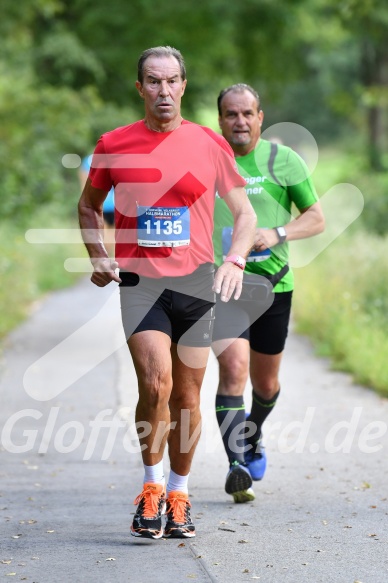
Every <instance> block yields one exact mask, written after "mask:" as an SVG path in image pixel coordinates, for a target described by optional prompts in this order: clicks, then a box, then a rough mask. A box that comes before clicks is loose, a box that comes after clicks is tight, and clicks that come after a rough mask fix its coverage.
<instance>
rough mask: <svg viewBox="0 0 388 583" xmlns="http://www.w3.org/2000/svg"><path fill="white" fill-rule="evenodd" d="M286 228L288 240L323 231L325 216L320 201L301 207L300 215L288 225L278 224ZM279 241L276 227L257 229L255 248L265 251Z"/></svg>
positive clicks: (311, 235)
mask: <svg viewBox="0 0 388 583" xmlns="http://www.w3.org/2000/svg"><path fill="white" fill-rule="evenodd" d="M278 226H279V227H280V226H282V227H284V228H285V231H286V233H287V241H296V240H297V239H307V238H308V237H313V236H314V235H318V234H319V233H322V232H323V230H324V228H325V218H324V216H323V212H322V208H321V204H320V202H316V203H314V204H313V205H311V206H309V207H307V208H304V209H301V210H300V215H299V216H297V217H296V219H295V220H292V221H291V222H289V223H287V225H278ZM278 243H279V238H278V235H277V232H276V231H275V229H256V236H255V249H256V250H257V251H263V250H264V249H267V248H269V247H274V246H275V245H277V244H278Z"/></svg>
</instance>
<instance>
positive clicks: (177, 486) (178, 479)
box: [166, 470, 190, 494]
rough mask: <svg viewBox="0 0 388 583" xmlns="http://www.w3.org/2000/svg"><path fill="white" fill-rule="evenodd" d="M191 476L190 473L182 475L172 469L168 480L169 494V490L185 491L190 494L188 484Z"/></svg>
mask: <svg viewBox="0 0 388 583" xmlns="http://www.w3.org/2000/svg"><path fill="white" fill-rule="evenodd" d="M189 476H190V474H187V476H180V475H179V474H176V473H175V472H173V471H172V470H171V471H170V476H169V478H168V482H167V488H166V489H167V494H168V493H169V492H175V491H176V490H178V492H184V493H185V494H188V493H189V490H188V487H187V485H188V481H189Z"/></svg>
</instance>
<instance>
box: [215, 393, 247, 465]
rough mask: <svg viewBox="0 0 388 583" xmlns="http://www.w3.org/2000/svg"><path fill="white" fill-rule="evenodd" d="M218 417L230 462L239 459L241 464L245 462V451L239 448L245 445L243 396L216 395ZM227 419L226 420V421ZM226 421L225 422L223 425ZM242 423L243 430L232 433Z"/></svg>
mask: <svg viewBox="0 0 388 583" xmlns="http://www.w3.org/2000/svg"><path fill="white" fill-rule="evenodd" d="M216 417H217V421H218V425H219V426H220V429H221V432H222V441H223V443H224V448H225V451H226V455H227V456H228V459H229V463H232V462H233V461H237V462H239V463H241V464H243V463H245V460H244V452H243V451H241V452H239V451H238V450H239V449H242V448H243V447H244V438H243V435H244V433H245V406H244V399H243V397H242V396H241V397H227V396H225V395H217V396H216ZM225 419H226V421H225ZM224 421H225V424H224V425H223V423H224ZM240 424H241V430H240V431H239V432H238V435H236V431H235V432H234V433H233V436H232V438H231V439H229V438H230V436H231V433H232V431H233V430H234V428H235V427H237V426H238V425H240Z"/></svg>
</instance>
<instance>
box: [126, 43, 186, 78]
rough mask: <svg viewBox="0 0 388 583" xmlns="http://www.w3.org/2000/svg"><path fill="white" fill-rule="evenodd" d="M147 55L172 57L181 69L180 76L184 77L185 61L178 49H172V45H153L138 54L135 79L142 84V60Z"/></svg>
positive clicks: (144, 59) (146, 57)
mask: <svg viewBox="0 0 388 583" xmlns="http://www.w3.org/2000/svg"><path fill="white" fill-rule="evenodd" d="M148 57H174V58H175V59H176V60H177V61H178V63H179V67H180V70H181V77H182V80H183V81H184V80H185V79H186V66H185V61H184V59H183V56H182V53H181V52H180V51H178V49H174V47H169V46H166V47H153V48H151V49H147V50H145V51H143V52H142V54H141V55H140V59H139V62H138V64H137V80H138V81H139V82H140V83H141V84H142V85H143V81H144V74H143V68H144V62H145V61H146V59H148Z"/></svg>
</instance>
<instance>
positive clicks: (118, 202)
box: [79, 47, 256, 539]
mask: <svg viewBox="0 0 388 583" xmlns="http://www.w3.org/2000/svg"><path fill="white" fill-rule="evenodd" d="M186 83H187V81H186V70H185V64H184V61H183V57H182V55H181V53H180V52H179V51H177V50H176V49H173V48H171V47H156V48H151V49H148V50H146V51H144V53H143V54H142V55H141V57H140V59H139V63H138V80H137V81H136V87H137V90H138V92H139V95H140V97H141V98H142V99H143V100H144V104H145V118H144V119H143V120H141V121H138V122H135V123H133V124H131V125H129V126H124V127H121V128H117V129H116V130H113V131H112V132H108V133H106V134H104V135H103V136H101V138H100V140H99V141H98V143H97V146H96V149H95V152H94V156H93V161H92V168H91V170H90V174H89V178H88V180H87V182H86V185H85V188H84V190H83V192H82V195H81V199H80V202H79V218H80V226H81V229H82V233H83V237H84V241H85V245H86V247H87V250H88V252H89V255H90V258H91V262H92V264H93V268H94V271H93V274H92V277H91V280H92V282H93V283H94V284H96V285H97V286H100V287H103V286H105V285H107V284H108V283H110V282H111V281H115V282H118V283H119V284H120V299H121V311H122V320H123V326H124V330H125V333H126V338H127V341H128V346H129V350H130V353H131V356H132V359H133V362H134V365H135V369H136V374H137V378H138V385H139V400H138V404H137V408H136V422H137V423H138V424H139V425H137V426H138V427H139V429H138V436H139V441H140V444H141V446H142V448H141V449H142V458H143V464H144V485H143V491H142V492H141V494H140V495H139V496H138V497H137V498H136V500H135V504H138V508H137V511H136V514H135V516H134V519H133V523H132V526H131V534H132V535H134V536H138V537H147V538H154V539H157V538H160V537H162V536H163V535H164V536H166V537H177V538H182V537H193V536H195V527H194V525H193V523H192V520H191V517H190V502H189V498H188V477H189V472H190V467H191V462H192V458H193V455H194V451H195V447H196V444H197V442H198V439H199V433H200V423H201V416H200V410H199V404H200V389H201V385H202V380H203V376H204V373H205V369H206V363H207V358H208V354H209V347H210V343H211V338H212V329H213V320H214V315H213V307H214V301H215V293H217V294H220V296H221V299H222V301H225V302H226V301H229V299H230V298H231V297H233V298H234V299H238V297H239V296H240V293H241V288H242V274H243V269H244V266H245V259H244V258H245V257H246V256H247V254H248V253H249V251H250V249H251V248H252V245H253V240H254V230H255V225H256V216H255V214H254V212H253V209H252V207H251V205H250V203H249V201H248V198H247V196H246V194H245V190H244V185H245V180H244V179H242V178H241V177H240V175H239V174H238V172H237V170H236V166H235V162H234V158H233V152H232V150H231V148H230V146H229V144H228V143H227V142H226V140H224V138H222V137H221V136H219V135H218V134H216V133H214V132H212V131H211V130H209V129H208V128H205V127H201V126H198V125H196V124H192V123H190V122H187V121H186V120H183V118H182V116H181V112H180V106H181V98H182V95H183V94H184V91H185V87H186ZM112 186H113V187H114V189H115V226H116V260H112V259H110V258H109V257H108V254H107V252H106V249H105V246H104V242H103V226H104V224H103V214H102V205H103V202H104V199H105V197H106V196H107V193H108V191H109V190H110V188H111V187H112ZM216 191H217V192H218V194H219V196H221V197H222V198H224V200H225V202H226V204H227V205H228V207H229V208H230V210H231V212H232V215H233V217H234V232H233V240H232V246H231V248H230V253H229V256H228V257H227V258H226V259H225V262H224V263H223V265H221V266H220V267H219V269H218V271H217V274H216V275H215V276H214V268H213V261H214V256H213V245H212V232H213V212H214V200H215V193H216ZM117 268H119V269H120V272H119V275H117V274H116V271H115V270H116V269H117ZM140 425H141V427H140ZM145 427H146V429H145ZM167 441H168V450H169V457H170V464H171V471H170V475H169V480H168V483H167V488H166V487H165V480H164V473H163V452H164V449H165V445H166V443H167ZM165 509H167V522H166V525H165V528H164V531H163V527H162V514H163V513H164V512H165Z"/></svg>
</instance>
